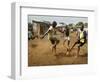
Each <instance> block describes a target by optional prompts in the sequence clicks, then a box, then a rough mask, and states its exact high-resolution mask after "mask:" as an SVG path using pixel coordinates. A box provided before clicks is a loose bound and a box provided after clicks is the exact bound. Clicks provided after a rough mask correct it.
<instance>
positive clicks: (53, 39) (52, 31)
mask: <svg viewBox="0 0 100 82" xmlns="http://www.w3.org/2000/svg"><path fill="white" fill-rule="evenodd" d="M56 31H59V32H61V33H63V34H64V41H63V45H64V46H65V47H66V50H67V52H69V53H70V52H71V50H72V49H73V48H74V46H75V45H78V48H77V55H75V57H78V56H79V52H80V48H81V47H82V46H83V45H84V44H85V43H87V32H86V31H85V30H84V24H82V25H81V27H80V29H79V30H78V31H77V41H76V42H75V43H74V44H73V46H72V47H71V48H70V47H69V45H70V29H69V27H68V25H66V26H65V28H64V30H63V31H61V30H59V29H58V28H57V22H56V21H53V23H52V24H51V25H50V27H49V29H48V30H47V31H46V32H45V34H44V35H43V36H42V37H41V39H43V38H44V37H45V36H46V35H48V40H49V41H50V43H51V44H52V53H53V54H56V48H57V45H58V44H59V42H60V40H59V39H58V38H57V34H56ZM66 42H67V45H66Z"/></svg>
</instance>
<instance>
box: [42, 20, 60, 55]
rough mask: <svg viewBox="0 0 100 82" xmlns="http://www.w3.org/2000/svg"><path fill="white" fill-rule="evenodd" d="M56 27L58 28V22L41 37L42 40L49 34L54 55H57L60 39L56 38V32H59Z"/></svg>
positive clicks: (54, 22)
mask: <svg viewBox="0 0 100 82" xmlns="http://www.w3.org/2000/svg"><path fill="white" fill-rule="evenodd" d="M56 26H57V23H56V21H53V23H52V25H51V26H50V27H49V29H48V30H47V32H46V33H45V34H44V35H43V36H42V37H41V39H42V38H44V37H45V36H46V35H47V34H48V40H49V41H50V43H51V44H52V53H53V54H54V55H56V47H57V44H58V43H59V39H58V38H57V36H56V30H57V28H56Z"/></svg>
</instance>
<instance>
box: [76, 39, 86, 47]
mask: <svg viewBox="0 0 100 82" xmlns="http://www.w3.org/2000/svg"><path fill="white" fill-rule="evenodd" d="M85 43H86V41H84V42H80V40H78V41H77V42H76V44H79V47H81V46H83V45H84V44H85Z"/></svg>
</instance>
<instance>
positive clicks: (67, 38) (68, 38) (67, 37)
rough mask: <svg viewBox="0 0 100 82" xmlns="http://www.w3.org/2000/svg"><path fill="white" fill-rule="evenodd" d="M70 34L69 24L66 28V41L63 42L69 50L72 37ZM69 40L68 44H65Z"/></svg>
mask: <svg viewBox="0 0 100 82" xmlns="http://www.w3.org/2000/svg"><path fill="white" fill-rule="evenodd" d="M69 34H70V30H69V27H68V25H66V27H65V29H64V42H63V45H64V46H65V47H66V46H67V47H66V48H67V51H68V50H69V44H70V37H69ZM66 42H67V45H65V43H66Z"/></svg>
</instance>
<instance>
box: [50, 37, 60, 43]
mask: <svg viewBox="0 0 100 82" xmlns="http://www.w3.org/2000/svg"><path fill="white" fill-rule="evenodd" d="M49 40H50V42H51V44H55V43H56V44H58V43H59V40H58V39H57V38H56V37H52V38H49Z"/></svg>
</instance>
